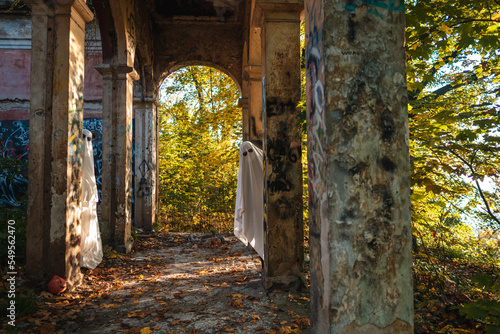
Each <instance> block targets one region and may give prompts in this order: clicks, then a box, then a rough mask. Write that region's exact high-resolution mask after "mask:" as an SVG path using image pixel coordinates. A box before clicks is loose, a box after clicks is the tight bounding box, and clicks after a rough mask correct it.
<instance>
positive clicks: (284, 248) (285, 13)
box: [258, 1, 304, 289]
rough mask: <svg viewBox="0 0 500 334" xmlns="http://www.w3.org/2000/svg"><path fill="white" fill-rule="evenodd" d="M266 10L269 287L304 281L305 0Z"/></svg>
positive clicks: (266, 273) (267, 6)
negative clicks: (301, 108) (299, 118)
mask: <svg viewBox="0 0 500 334" xmlns="http://www.w3.org/2000/svg"><path fill="white" fill-rule="evenodd" d="M258 4H259V6H260V7H261V8H262V9H263V13H264V23H263V32H262V37H263V41H262V46H263V50H262V55H263V59H264V62H263V63H264V64H263V66H264V73H263V74H264V77H263V88H264V91H263V109H264V110H263V122H264V124H263V128H264V231H265V251H264V252H265V261H264V279H265V286H266V288H268V289H270V288H274V287H277V288H289V289H297V288H299V287H300V286H301V284H302V277H303V262H304V254H303V252H304V249H303V244H304V235H303V234H304V232H303V219H302V211H303V203H302V163H301V130H300V127H299V125H298V121H297V118H296V116H297V114H298V113H299V109H298V108H297V104H298V102H299V100H300V11H301V10H302V9H303V5H302V3H301V2H296V3H286V4H281V3H274V2H273V3H271V2H264V1H262V2H259V3H258Z"/></svg>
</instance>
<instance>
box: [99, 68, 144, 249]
mask: <svg viewBox="0 0 500 334" xmlns="http://www.w3.org/2000/svg"><path fill="white" fill-rule="evenodd" d="M96 69H97V70H98V71H99V73H101V74H102V77H103V95H102V192H101V194H102V204H101V222H102V230H101V236H102V241H103V243H104V244H107V245H111V246H113V247H114V248H115V249H117V250H119V251H122V252H129V251H130V250H131V249H132V240H131V238H130V235H131V218H132V213H131V196H132V102H133V92H132V89H133V80H137V79H138V75H137V72H135V70H134V69H133V68H132V67H129V66H126V65H115V64H100V65H96Z"/></svg>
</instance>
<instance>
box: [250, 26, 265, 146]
mask: <svg viewBox="0 0 500 334" xmlns="http://www.w3.org/2000/svg"><path fill="white" fill-rule="evenodd" d="M261 64H262V44H261V28H260V27H251V28H250V37H249V52H248V65H246V66H245V72H246V75H247V76H248V95H249V101H248V107H249V109H248V111H249V112H248V139H247V140H249V141H251V142H253V143H255V144H257V145H259V146H260V147H262V140H263V133H264V129H263V128H262V66H261Z"/></svg>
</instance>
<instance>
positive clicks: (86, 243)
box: [80, 130, 102, 269]
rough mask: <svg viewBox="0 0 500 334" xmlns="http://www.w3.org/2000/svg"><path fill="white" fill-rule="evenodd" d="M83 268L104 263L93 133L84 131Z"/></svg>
mask: <svg viewBox="0 0 500 334" xmlns="http://www.w3.org/2000/svg"><path fill="white" fill-rule="evenodd" d="M82 166H83V173H82V174H83V175H82V239H81V250H80V252H81V255H82V257H81V266H82V267H85V268H90V269H94V268H95V267H97V265H98V264H99V263H101V261H102V243H101V233H100V231H99V223H98V221H97V210H96V204H97V202H98V201H99V197H98V195H97V185H96V182H95V174H94V149H93V148H92V133H91V132H90V131H89V130H83V158H82Z"/></svg>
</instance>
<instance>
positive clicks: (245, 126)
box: [238, 80, 250, 141]
mask: <svg viewBox="0 0 500 334" xmlns="http://www.w3.org/2000/svg"><path fill="white" fill-rule="evenodd" d="M242 86H243V91H242V95H243V96H242V97H241V98H240V99H239V100H238V107H240V108H241V127H242V137H243V141H247V140H249V138H250V127H249V120H248V118H249V115H248V113H249V111H248V89H247V88H248V82H247V81H246V80H243V85H242Z"/></svg>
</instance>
